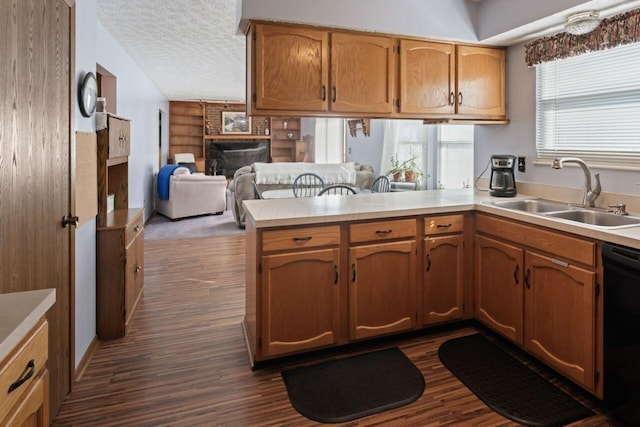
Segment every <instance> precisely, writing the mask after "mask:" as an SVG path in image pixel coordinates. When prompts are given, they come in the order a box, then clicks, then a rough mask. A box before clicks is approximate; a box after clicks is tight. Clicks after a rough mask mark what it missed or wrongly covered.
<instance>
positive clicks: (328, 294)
mask: <svg viewBox="0 0 640 427" xmlns="http://www.w3.org/2000/svg"><path fill="white" fill-rule="evenodd" d="M262 265H263V274H262V297H261V300H262V316H261V318H262V351H263V354H264V355H265V356H275V355H278V354H283V353H290V352H294V351H299V350H306V349H311V348H315V347H322V346H327V345H331V344H336V343H337V342H338V333H339V328H340V307H339V305H340V286H339V283H340V278H339V265H340V250H339V249H337V248H336V249H323V250H317V251H308V252H298V253H287V254H280V255H268V256H264V257H263V258H262Z"/></svg>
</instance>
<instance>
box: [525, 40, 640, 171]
mask: <svg viewBox="0 0 640 427" xmlns="http://www.w3.org/2000/svg"><path fill="white" fill-rule="evenodd" d="M638 70H640V43H638V44H632V45H627V46H622V47H617V48H614V49H609V50H604V51H599V52H593V53H588V54H585V55H581V56H576V57H572V58H568V59H563V60H558V61H553V62H547V63H544V64H540V65H538V66H537V67H536V151H537V156H538V159H541V160H551V159H553V158H555V157H559V156H577V157H580V158H582V159H584V160H585V161H587V162H589V163H590V164H593V165H601V166H611V167H624V168H640V72H639V71H638Z"/></svg>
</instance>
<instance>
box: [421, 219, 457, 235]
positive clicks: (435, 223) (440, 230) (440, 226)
mask: <svg viewBox="0 0 640 427" xmlns="http://www.w3.org/2000/svg"><path fill="white" fill-rule="evenodd" d="M463 219H464V217H463V216H462V215H442V216H431V217H427V218H425V219H424V235H425V236H433V235H434V234H444V233H460V232H462V225H463Z"/></svg>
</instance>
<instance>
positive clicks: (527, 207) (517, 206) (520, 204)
mask: <svg viewBox="0 0 640 427" xmlns="http://www.w3.org/2000/svg"><path fill="white" fill-rule="evenodd" d="M489 204H491V205H493V206H497V207H499V208H505V209H514V210H517V211H522V212H531V213H543V212H556V211H565V210H567V209H570V207H569V205H567V204H566V203H560V202H552V201H550V200H542V199H525V200H505V201H500V202H489Z"/></svg>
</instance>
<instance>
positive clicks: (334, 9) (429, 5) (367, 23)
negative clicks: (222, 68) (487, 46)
mask: <svg viewBox="0 0 640 427" xmlns="http://www.w3.org/2000/svg"><path fill="white" fill-rule="evenodd" d="M467 3H470V4H473V3H472V2H467V1H465V0H447V1H442V0H402V1H401V2H394V1H389V0H360V1H348V2H345V1H343V0H323V1H317V0H238V8H239V9H240V10H241V12H239V13H238V14H237V15H240V16H241V23H242V24H246V21H247V20H249V19H264V20H271V21H286V22H297V23H305V24H311V25H322V26H327V27H332V28H349V29H357V30H364V31H376V32H381V33H392V34H405V35H413V36H424V37H437V38H441V39H458V40H477V37H476V31H475V28H474V25H473V24H474V22H475V21H476V16H475V15H476V14H477V9H478V8H477V7H475V6H473V7H470V8H467Z"/></svg>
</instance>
